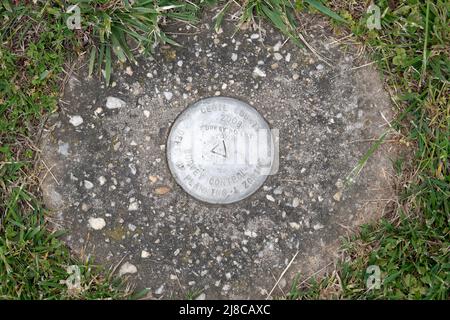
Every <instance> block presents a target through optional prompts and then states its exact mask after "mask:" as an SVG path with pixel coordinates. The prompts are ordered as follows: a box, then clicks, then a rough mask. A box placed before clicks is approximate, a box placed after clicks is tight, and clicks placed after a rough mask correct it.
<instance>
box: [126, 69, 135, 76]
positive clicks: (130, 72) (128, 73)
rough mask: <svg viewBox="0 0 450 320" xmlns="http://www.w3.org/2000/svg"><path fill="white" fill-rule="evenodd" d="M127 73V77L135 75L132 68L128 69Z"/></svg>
mask: <svg viewBox="0 0 450 320" xmlns="http://www.w3.org/2000/svg"><path fill="white" fill-rule="evenodd" d="M125 73H126V74H127V75H129V76H132V75H133V70H132V69H131V67H126V69H125Z"/></svg>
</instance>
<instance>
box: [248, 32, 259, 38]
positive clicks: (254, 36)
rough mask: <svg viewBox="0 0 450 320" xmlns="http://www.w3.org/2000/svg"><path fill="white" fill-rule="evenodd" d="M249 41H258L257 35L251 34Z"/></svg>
mask: <svg viewBox="0 0 450 320" xmlns="http://www.w3.org/2000/svg"><path fill="white" fill-rule="evenodd" d="M250 39H252V40H256V39H259V34H257V33H254V34H252V35H251V36H250Z"/></svg>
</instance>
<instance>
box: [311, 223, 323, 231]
mask: <svg viewBox="0 0 450 320" xmlns="http://www.w3.org/2000/svg"><path fill="white" fill-rule="evenodd" d="M313 229H314V230H320V229H323V225H322V224H320V223H317V224H315V225H314V226H313Z"/></svg>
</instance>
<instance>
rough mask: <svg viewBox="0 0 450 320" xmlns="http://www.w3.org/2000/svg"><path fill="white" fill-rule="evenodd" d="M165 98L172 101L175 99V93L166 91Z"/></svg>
mask: <svg viewBox="0 0 450 320" xmlns="http://www.w3.org/2000/svg"><path fill="white" fill-rule="evenodd" d="M164 97H165V98H166V100H167V101H170V100H171V99H172V97H173V93H172V92H169V91H165V92H164Z"/></svg>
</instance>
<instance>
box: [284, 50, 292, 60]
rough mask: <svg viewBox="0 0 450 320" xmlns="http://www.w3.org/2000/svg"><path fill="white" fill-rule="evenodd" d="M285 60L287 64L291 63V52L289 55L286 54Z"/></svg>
mask: <svg viewBox="0 0 450 320" xmlns="http://www.w3.org/2000/svg"><path fill="white" fill-rule="evenodd" d="M284 60H286V62H290V61H291V54H290V53H289V52H288V54H286V57H285V58H284Z"/></svg>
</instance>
